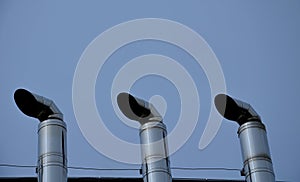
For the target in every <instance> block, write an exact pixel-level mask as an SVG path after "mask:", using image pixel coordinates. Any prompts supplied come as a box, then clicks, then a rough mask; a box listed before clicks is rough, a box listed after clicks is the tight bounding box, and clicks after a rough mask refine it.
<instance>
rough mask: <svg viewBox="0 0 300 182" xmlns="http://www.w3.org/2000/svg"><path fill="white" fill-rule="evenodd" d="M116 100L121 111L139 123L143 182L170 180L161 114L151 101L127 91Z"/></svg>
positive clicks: (168, 181)
mask: <svg viewBox="0 0 300 182" xmlns="http://www.w3.org/2000/svg"><path fill="white" fill-rule="evenodd" d="M117 100H118V105H119V108H120V110H121V111H122V113H123V114H124V115H125V116H126V117H127V118H129V119H131V120H135V121H137V122H139V123H140V124H141V127H140V143H141V153H142V175H143V180H144V182H171V181H172V176H171V170H170V161H169V158H168V156H169V155H168V148H167V146H168V145H167V138H166V137H167V130H166V126H165V125H164V124H163V123H162V117H161V115H160V114H159V112H158V111H157V110H156V109H155V107H154V106H153V105H152V104H151V103H149V102H147V101H145V100H142V99H139V98H136V97H134V96H132V95H130V94H128V93H120V94H119V95H118V98H117Z"/></svg>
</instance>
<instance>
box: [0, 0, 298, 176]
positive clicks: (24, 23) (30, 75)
mask: <svg viewBox="0 0 300 182" xmlns="http://www.w3.org/2000/svg"><path fill="white" fill-rule="evenodd" d="M140 18H163V19H169V20H172V21H176V22H179V23H181V24H184V25H185V26H187V27H189V28H191V29H193V30H194V31H195V32H197V33H198V34H199V35H201V36H202V37H203V38H204V39H205V40H206V42H207V43H208V44H209V46H210V47H211V48H212V50H213V51H214V53H215V54H216V56H217V58H218V60H219V62H220V65H221V67H222V70H223V73H224V77H225V80H226V87H227V93H228V94H229V95H231V96H233V97H236V98H239V99H241V100H244V101H246V102H249V103H251V105H252V106H253V107H254V108H255V110H256V111H257V112H258V113H259V114H260V115H261V117H262V120H263V122H264V123H265V124H266V126H267V132H268V139H269V145H270V149H271V154H272V159H273V163H274V169H275V174H276V179H277V180H289V181H297V179H298V178H296V175H297V173H296V170H297V163H299V162H300V160H299V157H298V154H299V153H300V147H299V141H298V138H299V134H300V123H299V121H298V112H299V111H298V109H297V108H298V103H299V101H300V100H299V98H300V97H299V95H298V93H300V85H299V84H300V82H299V80H298V78H299V76H300V75H299V71H298V69H299V67H300V63H299V60H300V51H299V47H300V45H299V42H300V35H299V32H300V3H299V2H298V1H277V0H276V1H264V2H261V1H251V2H241V1H226V2H225V1H189V2H183V1H164V2H161V1H151V2H140V1H76V2H75V1H70V0H66V1H56V0H54V1H34V0H27V1H16V0H2V1H1V2H0V103H1V104H0V114H1V128H0V130H1V131H0V144H1V148H0V163H10V164H22V165H35V164H36V160H37V125H38V121H37V120H34V119H32V118H29V117H27V116H25V115H24V114H22V113H21V112H20V111H19V110H18V108H17V107H16V105H15V103H14V100H13V93H14V91H15V90H16V89H17V88H20V87H22V88H26V89H29V90H31V91H33V92H35V93H38V94H41V95H43V96H46V97H48V98H51V99H53V100H54V101H55V103H56V104H57V105H58V106H59V108H60V109H61V110H62V111H63V113H64V118H65V122H66V123H67V126H68V164H69V166H84V167H98V168H139V167H140V166H139V165H132V164H125V163H120V162H117V161H114V160H111V159H109V158H107V157H105V156H103V155H102V154H100V153H99V152H97V151H96V150H95V149H94V148H93V147H92V146H91V145H90V144H89V143H88V142H87V141H86V140H85V138H84V136H83V135H82V133H81V132H80V129H79V127H78V124H77V122H76V118H75V115H74V111H73V105H72V83H73V76H74V73H75V70H76V66H77V64H78V62H79V59H80V56H81V55H82V53H83V51H84V50H85V49H86V47H87V46H88V45H89V43H90V42H91V41H93V40H94V39H95V38H96V37H97V36H98V35H99V34H101V33H102V32H104V31H105V30H107V29H109V28H111V27H113V26H115V25H117V24H120V23H123V22H126V21H130V20H134V19H140ZM125 34H126V32H124V35H125ZM195 46H196V45H195ZM145 54H160V55H165V56H168V57H171V58H172V59H174V60H176V61H177V62H178V63H179V64H181V65H182V66H184V68H185V69H186V70H188V72H189V74H190V75H191V76H192V78H193V80H194V81H195V85H196V86H197V89H198V92H199V93H198V94H199V97H200V104H201V106H200V116H199V120H198V123H197V126H196V128H195V130H194V132H193V133H192V136H191V138H190V139H189V140H188V141H187V142H186V143H185V144H184V145H183V146H182V148H180V150H178V151H177V152H176V153H174V154H173V155H171V157H170V160H171V165H172V166H173V167H228V168H241V167H242V159H241V152H240V146H239V141H238V137H237V134H236V131H237V129H238V126H237V125H236V124H235V123H232V122H228V121H226V120H223V122H222V125H221V128H220V130H219V131H218V133H217V135H216V137H215V138H214V139H213V141H212V142H211V143H210V144H209V145H208V147H206V148H205V149H204V150H199V148H198V144H199V140H200V137H201V135H202V133H203V130H204V127H205V125H206V122H207V120H208V116H209V112H210V107H211V93H210V86H209V82H208V79H207V77H206V75H205V73H204V71H203V69H202V68H201V66H199V65H197V64H196V62H195V60H194V59H193V57H191V55H189V54H188V53H187V52H185V51H183V50H182V49H180V48H178V47H176V46H174V45H172V44H169V43H165V42H160V41H153V40H144V41H138V42H134V43H131V44H128V45H126V46H124V47H121V48H120V49H118V50H117V51H116V52H114V54H112V55H111V56H110V57H109V59H108V60H107V61H106V62H105V64H104V65H103V67H102V69H101V71H100V73H99V74H98V78H97V82H96V86H95V92H96V96H95V98H96V104H97V108H98V111H99V113H100V114H101V116H102V117H103V120H104V122H105V125H106V126H107V128H109V129H110V131H111V132H112V133H113V134H115V135H116V136H118V137H119V138H121V139H123V140H126V141H128V142H132V143H139V138H138V130H136V129H134V128H130V127H129V126H126V125H124V123H122V122H121V121H120V119H119V118H118V117H117V116H116V114H115V113H114V111H113V107H112V104H111V101H110V89H111V84H112V80H113V78H114V76H115V74H117V72H118V70H119V69H120V68H121V67H122V65H124V64H126V63H127V62H129V61H130V60H131V59H133V58H135V57H137V56H142V55H145ZM166 69H168V68H166ZM87 82H88V81H87ZM186 89H189V88H186ZM131 92H132V93H133V94H134V95H137V96H140V97H142V98H145V99H149V98H151V96H153V95H160V96H161V97H163V98H164V99H165V101H166V103H167V110H166V114H165V118H164V122H165V124H166V125H167V127H168V131H169V132H171V131H172V130H173V129H174V128H175V126H176V120H177V119H178V111H179V110H180V98H179V97H178V95H179V93H178V91H177V90H176V85H175V86H174V84H172V83H171V82H170V81H168V80H167V79H165V78H162V77H159V76H157V75H148V76H146V77H143V78H141V79H139V80H138V81H137V82H136V83H135V84H134V85H133V87H132V88H131ZM101 140H105V139H99V142H101ZM172 172H173V176H174V177H192V178H197V177H198V178H226V179H227V178H228V179H243V177H240V176H239V173H238V172H234V171H229V172H228V171H179V170H173V171H172ZM0 176H35V173H34V169H18V168H17V169H16V168H4V167H1V168H0ZM69 176H119V177H125V176H140V175H139V174H138V172H137V171H132V172H128V171H127V172H120V171H117V172H116V171H104V172H103V171H101V172H99V171H79V170H69Z"/></svg>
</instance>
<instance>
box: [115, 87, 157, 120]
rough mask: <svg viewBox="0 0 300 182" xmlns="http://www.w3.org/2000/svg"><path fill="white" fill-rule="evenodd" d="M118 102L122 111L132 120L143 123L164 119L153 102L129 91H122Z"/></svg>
mask: <svg viewBox="0 0 300 182" xmlns="http://www.w3.org/2000/svg"><path fill="white" fill-rule="evenodd" d="M117 102H118V105H119V108H120V110H121V111H122V113H123V114H124V115H125V116H126V117H127V118H129V119H131V120H135V121H138V122H140V123H141V124H144V123H146V122H149V121H162V117H161V115H160V114H159V113H158V111H157V110H156V109H155V107H154V106H153V105H152V104H151V103H149V102H147V101H145V100H142V99H139V98H136V97H134V96H132V95H131V94H129V93H124V92H123V93H120V94H119V95H118V97H117Z"/></svg>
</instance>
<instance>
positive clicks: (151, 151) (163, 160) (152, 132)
mask: <svg viewBox="0 0 300 182" xmlns="http://www.w3.org/2000/svg"><path fill="white" fill-rule="evenodd" d="M166 136H167V131H166V126H165V125H164V124H163V123H162V122H148V123H145V124H143V125H142V126H141V128H140V141H141V151H142V161H143V164H142V175H143V180H144V182H158V181H159V182H171V181H172V176H171V171H170V161H169V158H168V148H167V146H168V145H167V140H166Z"/></svg>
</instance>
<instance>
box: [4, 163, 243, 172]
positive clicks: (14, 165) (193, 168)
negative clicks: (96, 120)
mask: <svg viewBox="0 0 300 182" xmlns="http://www.w3.org/2000/svg"><path fill="white" fill-rule="evenodd" d="M0 167H15V168H36V167H37V166H33V165H18V164H0ZM68 169H75V170H87V171H136V170H140V169H138V168H94V167H78V166H69V167H68ZM171 169H173V170H190V171H192V170H206V171H240V169H235V168H224V167H171Z"/></svg>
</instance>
